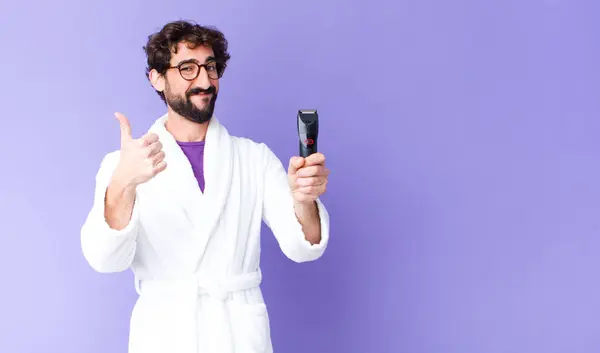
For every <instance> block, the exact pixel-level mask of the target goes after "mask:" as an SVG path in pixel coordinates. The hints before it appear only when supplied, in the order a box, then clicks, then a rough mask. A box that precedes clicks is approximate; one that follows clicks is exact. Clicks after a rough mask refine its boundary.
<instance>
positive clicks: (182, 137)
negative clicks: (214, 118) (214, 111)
mask: <svg viewBox="0 0 600 353" xmlns="http://www.w3.org/2000/svg"><path fill="white" fill-rule="evenodd" d="M209 123H210V122H206V123H203V124H198V123H194V122H193V121H189V120H187V119H186V118H184V117H182V116H181V115H179V114H177V113H175V112H174V111H172V110H171V109H169V112H168V117H167V123H166V124H165V128H166V129H167V131H168V132H169V133H171V135H173V138H175V140H177V141H180V142H198V141H203V140H204V138H205V137H206V130H207V129H208V124H209Z"/></svg>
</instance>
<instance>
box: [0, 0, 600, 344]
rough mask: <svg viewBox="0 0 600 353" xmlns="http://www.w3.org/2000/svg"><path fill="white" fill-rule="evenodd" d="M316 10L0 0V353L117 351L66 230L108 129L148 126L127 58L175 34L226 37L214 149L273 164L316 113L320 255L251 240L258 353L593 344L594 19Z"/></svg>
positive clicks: (557, 12)
mask: <svg viewBox="0 0 600 353" xmlns="http://www.w3.org/2000/svg"><path fill="white" fill-rule="evenodd" d="M319 2H320V1H317V0H309V1H291V2H288V1H281V0H263V1H224V0H219V1H213V2H208V1H207V2H199V1H191V0H185V1H183V0H182V1H160V2H159V1H141V0H140V1H132V0H131V1H126V2H123V3H118V2H116V1H112V2H99V1H98V2H87V1H86V2H84V1H79V0H77V1H76V0H60V1H52V2H45V1H41V0H40V1H37V2H33V1H22V2H20V3H19V4H17V1H11V2H6V0H3V2H1V3H0V33H1V34H0V43H1V44H2V55H1V56H0V68H2V76H1V77H2V83H3V84H2V85H1V86H0V87H1V88H0V97H1V98H0V100H2V110H3V111H2V114H3V117H2V137H1V138H0V150H1V151H2V155H3V156H2V162H1V163H2V164H1V168H2V173H1V176H0V195H1V196H0V217H1V224H2V231H1V233H0V235H1V237H2V242H1V244H2V245H1V246H0V251H1V254H2V255H1V256H0V278H2V286H1V290H0V352H6V353H53V352H57V353H81V352H86V353H100V352H115V353H116V352H125V351H126V344H127V334H128V320H129V315H130V311H131V308H132V305H133V303H134V300H135V298H136V295H135V292H134V288H133V282H132V277H131V274H130V272H125V273H121V274H114V275H101V274H96V273H94V272H93V271H92V270H91V269H90V268H89V267H88V266H87V264H86V263H85V261H84V259H83V256H82V254H81V250H80V243H79V229H80V226H81V224H82V222H83V220H84V218H85V216H86V214H87V212H88V210H89V207H90V205H91V201H92V191H93V186H94V184H93V182H94V175H95V173H96V171H97V168H98V166H99V162H100V160H101V158H102V156H103V155H104V153H106V152H108V151H110V150H113V149H115V148H118V143H119V127H118V124H117V122H116V120H114V118H113V115H112V114H113V112H114V111H116V110H119V111H121V112H124V113H125V114H126V115H127V116H128V117H129V118H130V120H131V122H132V126H133V132H134V134H135V135H138V136H139V135H141V134H142V133H143V132H144V131H145V130H146V129H147V128H148V126H149V125H150V124H151V122H153V121H154V119H156V118H157V117H158V116H159V115H160V114H162V113H163V111H164V110H163V109H164V108H163V105H162V102H161V101H160V100H159V98H158V96H157V95H156V94H155V93H154V92H153V90H152V88H151V86H150V85H149V83H148V82H147V81H146V79H145V78H144V59H145V58H144V54H143V51H142V45H143V44H144V43H145V40H146V37H147V35H149V34H150V33H151V32H153V31H155V30H157V29H158V28H159V27H160V26H162V25H163V24H164V23H165V22H167V21H170V20H174V19H179V18H186V19H192V20H195V21H198V22H200V23H204V24H212V25H216V26H217V27H218V28H220V29H222V30H223V31H224V32H225V34H226V35H227V37H228V39H229V40H230V45H231V52H232V56H233V58H232V60H231V65H230V68H229V69H228V71H227V72H226V76H225V77H224V78H223V80H222V83H221V94H220V99H219V101H218V103H217V113H218V115H219V117H220V118H221V120H222V121H223V122H224V123H225V124H226V125H227V126H228V128H229V129H230V131H231V132H232V133H234V134H236V135H244V136H249V137H252V138H253V139H255V140H258V141H264V142H266V143H268V144H269V145H270V146H271V147H272V148H273V149H274V151H275V152H276V153H277V155H278V156H279V157H280V158H281V159H282V160H283V161H284V163H285V164H286V165H287V160H288V158H289V157H291V156H292V155H293V154H295V153H297V152H296V151H297V142H296V131H295V125H294V117H295V113H296V111H297V109H298V108H317V109H319V111H320V113H321V116H322V123H321V126H322V128H321V139H320V148H321V150H322V151H323V152H324V153H325V154H326V155H327V157H328V165H329V167H330V168H331V170H332V175H331V182H330V189H329V191H328V193H327V194H326V196H325V197H324V201H325V202H326V204H327V206H328V207H329V210H330V213H331V216H332V241H331V247H330V249H329V251H328V253H327V255H326V256H325V257H324V258H323V259H322V260H321V261H318V262H315V263H310V264H304V265H298V264H295V263H293V262H291V261H288V260H287V259H286V258H285V257H284V256H283V255H282V254H281V252H280V251H279V249H278V248H277V246H276V243H275V241H274V239H273V237H272V235H271V233H270V232H269V231H268V230H266V229H265V232H264V234H265V235H266V236H265V237H264V241H263V243H264V254H263V255H264V256H263V262H262V265H263V270H264V273H265V282H264V284H263V288H264V292H265V297H266V300H267V301H268V305H269V309H270V313H271V319H272V322H273V340H274V344H275V347H276V352H285V353H299V352H403V353H404V352H406V353H510V352H519V353H521V352H527V353H533V352H536V353H537V352H539V353H553V352H557V353H558V352H569V353H592V352H598V351H599V350H600V255H599V254H600V187H599V181H600V167H599V165H598V163H599V162H600V152H599V151H600V142H599V141H600V139H599V137H600V120H599V119H598V111H599V110H600V103H599V102H600V99H599V93H600V70H598V63H599V62H600V41H599V40H598V33H599V30H600V27H599V26H598V22H597V21H598V14H600V6H599V5H598V2H597V1H591V0H590V1H588V2H587V3H585V4H584V3H583V2H577V1H549V0H548V1H523V0H504V1H496V2H489V1H467V0H462V1H443V0H438V1H430V0H402V1H391V0H389V1H387V2H383V1H379V0H376V1H372V2H371V3H370V4H368V5H367V1H362V2H360V1H356V0H353V1H324V2H321V3H319ZM262 16H265V17H262ZM261 17H262V18H261Z"/></svg>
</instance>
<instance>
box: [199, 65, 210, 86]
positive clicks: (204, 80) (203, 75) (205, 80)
mask: <svg viewBox="0 0 600 353" xmlns="http://www.w3.org/2000/svg"><path fill="white" fill-rule="evenodd" d="M195 83H196V84H197V85H198V87H201V88H203V89H208V88H209V87H210V78H209V77H208V72H207V71H206V69H205V68H204V67H200V72H199V73H198V77H196V82H195Z"/></svg>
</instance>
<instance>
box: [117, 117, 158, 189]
mask: <svg viewBox="0 0 600 353" xmlns="http://www.w3.org/2000/svg"><path fill="white" fill-rule="evenodd" d="M115 117H116V118H117V120H118V121H119V125H120V127H121V151H120V160H119V164H118V166H117V168H116V170H115V173H114V178H117V179H119V180H120V181H121V182H122V183H123V184H124V185H128V186H130V187H134V188H135V187H136V186H137V185H140V184H143V183H145V182H147V181H149V180H150V179H152V178H154V176H156V175H157V174H158V173H160V172H162V171H163V170H165V168H166V167H167V164H166V162H165V161H164V158H165V152H164V151H163V150H162V143H161V142H160V141H159V140H158V136H157V135H156V134H154V133H148V134H146V135H144V136H142V137H141V138H139V139H134V138H133V137H132V136H131V125H130V124H129V120H128V119H127V118H126V117H125V116H124V115H123V114H121V113H115Z"/></svg>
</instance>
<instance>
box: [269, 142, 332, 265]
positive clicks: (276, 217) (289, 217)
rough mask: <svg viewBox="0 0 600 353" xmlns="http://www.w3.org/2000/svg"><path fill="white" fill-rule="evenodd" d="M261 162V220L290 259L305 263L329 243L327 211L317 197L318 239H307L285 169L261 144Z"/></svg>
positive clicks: (321, 251)
mask: <svg viewBox="0 0 600 353" xmlns="http://www.w3.org/2000/svg"><path fill="white" fill-rule="evenodd" d="M261 147H262V156H263V161H264V164H263V165H264V168H265V169H264V186H263V190H264V195H263V221H264V222H265V224H266V225H267V226H268V227H269V228H270V229H271V231H272V232H273V235H274V236H275V238H276V239H277V242H278V243H279V246H280V248H281V250H282V251H283V253H284V254H285V255H286V256H287V257H288V258H289V259H291V260H292V261H295V262H306V261H313V260H316V259H318V258H320V257H321V256H322V255H323V253H324V252H325V249H326V247H327V244H328V243H329V213H328V212H327V209H326V208H325V205H324V204H323V202H322V201H321V200H320V199H317V201H316V202H317V209H318V211H319V217H320V220H321V241H320V243H318V244H314V245H313V244H311V243H310V242H309V241H307V240H306V238H305V236H304V232H303V231H302V225H301V224H300V222H299V221H298V218H297V217H296V213H295V212H294V199H293V196H292V192H291V189H290V187H289V184H288V180H287V171H286V170H285V168H284V166H283V164H282V163H281V161H280V160H279V158H278V157H277V156H276V155H275V154H274V153H273V151H271V149H269V147H267V146H266V145H265V144H261Z"/></svg>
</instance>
